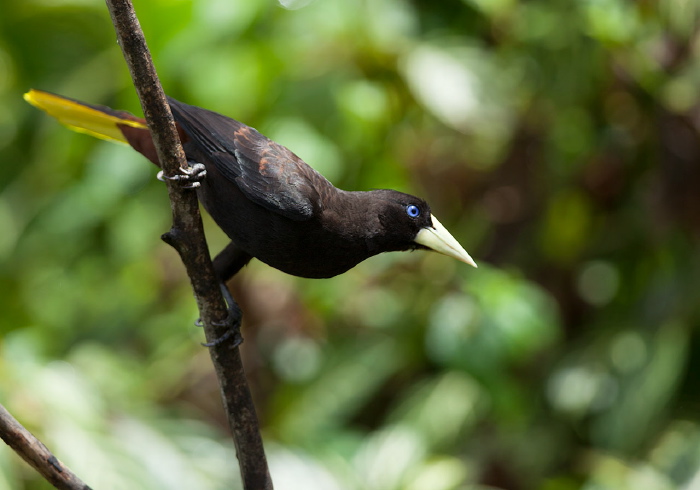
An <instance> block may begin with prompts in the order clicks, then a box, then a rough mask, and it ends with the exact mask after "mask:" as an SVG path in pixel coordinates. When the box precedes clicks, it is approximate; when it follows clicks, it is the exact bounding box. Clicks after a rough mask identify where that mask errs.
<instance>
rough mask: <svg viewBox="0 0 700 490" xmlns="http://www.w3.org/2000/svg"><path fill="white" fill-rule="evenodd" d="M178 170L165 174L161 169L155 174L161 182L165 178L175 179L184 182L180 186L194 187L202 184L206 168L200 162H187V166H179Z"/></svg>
mask: <svg viewBox="0 0 700 490" xmlns="http://www.w3.org/2000/svg"><path fill="white" fill-rule="evenodd" d="M179 170H180V172H181V173H179V174H177V175H165V173H163V171H162V170H161V171H160V172H158V174H157V175H156V178H157V179H158V180H160V181H161V182H165V181H166V180H177V181H181V182H186V184H184V185H183V186H182V187H183V188H185V189H196V188H197V187H199V186H201V185H202V180H203V179H204V177H206V175H207V170H206V168H205V167H204V164H202V163H196V162H189V167H187V168H182V167H180V169H179Z"/></svg>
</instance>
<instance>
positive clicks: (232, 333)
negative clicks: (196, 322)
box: [200, 310, 243, 347]
mask: <svg viewBox="0 0 700 490" xmlns="http://www.w3.org/2000/svg"><path fill="white" fill-rule="evenodd" d="M200 323H201V322H200ZM212 325H215V326H217V327H228V328H227V329H226V332H225V333H224V334H223V335H222V336H221V337H219V338H216V339H214V340H212V341H211V342H202V345H203V346H204V347H216V346H218V345H221V344H223V343H224V342H226V341H227V340H228V339H230V338H232V337H233V347H238V346H239V345H241V344H242V343H243V336H242V335H241V319H240V316H238V315H237V314H236V313H233V312H232V311H230V310H229V314H228V316H227V317H226V319H225V320H224V321H223V322H212Z"/></svg>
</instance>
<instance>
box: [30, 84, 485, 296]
mask: <svg viewBox="0 0 700 490" xmlns="http://www.w3.org/2000/svg"><path fill="white" fill-rule="evenodd" d="M24 99H25V100H26V101H27V102H29V103H30V104H32V105H33V106H35V107H37V108H39V109H41V110H43V111H44V112H46V113H48V114H49V115H51V116H53V117H55V118H56V119H57V120H58V121H59V122H61V123H62V124H64V125H66V126H68V127H69V128H70V129H73V130H75V131H78V132H83V133H87V134H90V135H92V136H96V137H98V138H102V139H106V140H111V141H118V142H122V143H126V144H129V145H131V146H132V147H133V148H134V149H135V150H136V151H138V152H139V153H141V154H142V155H143V156H145V157H146V158H147V159H148V160H150V161H151V162H153V163H154V164H156V165H157V166H159V167H160V164H159V162H158V156H157V154H156V150H155V146H154V144H153V140H152V138H151V134H150V131H149V129H148V126H147V124H146V121H145V119H142V118H139V117H137V116H134V115H133V114H130V113H128V112H126V111H120V110H115V109H111V108H109V107H106V106H101V105H94V104H89V103H85V102H80V101H78V100H75V99H72V98H69V97H63V96H60V95H56V94H53V93H50V92H45V91H42V90H36V89H32V90H30V91H28V92H27V93H26V94H24ZM168 103H169V105H170V109H171V111H172V114H173V118H174V120H175V123H176V127H177V130H178V134H179V136H180V140H181V142H182V145H183V148H184V151H185V156H186V158H187V161H188V162H189V163H190V169H191V170H187V169H185V170H183V172H184V173H183V175H176V176H166V178H172V179H183V180H194V182H191V183H190V184H188V186H190V187H192V188H194V189H195V190H196V192H197V195H198V198H199V200H200V202H201V203H202V205H203V206H204V208H205V209H206V210H207V212H208V213H209V214H210V215H211V217H212V218H213V219H214V221H215V223H216V224H217V225H218V226H219V227H220V228H221V229H222V230H223V231H224V233H226V235H227V236H228V237H229V239H230V240H231V242H230V243H229V244H228V245H227V246H226V247H225V248H224V250H223V251H222V252H220V253H219V255H217V257H216V258H215V259H214V268H215V271H216V273H217V276H218V278H219V280H220V281H222V282H223V283H225V282H226V281H227V280H228V279H230V278H231V277H233V276H234V275H235V274H236V273H238V272H239V271H240V270H241V269H242V268H243V267H244V266H245V265H246V264H248V262H249V261H250V260H251V259H252V258H256V259H258V260H260V261H262V262H264V263H265V264H267V265H269V266H271V267H273V268H275V269H278V270H280V271H282V272H285V273H287V274H291V275H293V276H299V277H306V278H315V279H322V278H330V277H334V276H337V275H339V274H342V273H344V272H346V271H348V270H349V269H351V268H353V267H354V266H356V265H357V264H359V263H360V262H362V261H364V260H365V259H368V258H369V257H372V256H375V255H377V254H380V253H383V252H394V251H409V250H431V251H435V252H439V253H441V254H444V255H447V256H449V257H452V258H454V259H457V260H459V261H462V262H464V263H467V264H469V265H472V266H474V267H477V265H476V263H475V262H474V260H473V259H472V258H471V256H470V255H469V254H468V253H467V252H466V250H465V249H464V248H463V247H462V246H461V245H460V244H459V242H458V241H457V240H456V239H455V238H454V237H453V236H452V235H451V234H450V233H449V232H448V231H447V229H446V228H445V227H444V226H443V225H442V224H441V223H440V222H439V221H438V219H437V218H436V217H435V216H434V215H433V214H432V212H431V209H430V206H429V205H428V203H427V202H426V201H425V200H423V199H421V198H418V197H415V196H412V195H410V194H406V193H403V192H399V191H396V190H390V189H375V190H369V191H345V190H342V189H339V188H337V187H335V186H334V185H333V184H331V183H330V182H329V181H328V180H327V179H326V178H325V177H323V176H322V175H321V174H320V173H318V172H317V171H316V170H314V169H313V168H312V167H311V166H309V165H308V164H306V163H305V162H304V161H303V160H302V159H301V158H299V157H298V156H297V155H295V154H294V153H292V151H290V150H289V149H287V148H286V147H284V146H282V145H280V144H278V143H275V142H274V141H272V140H270V139H269V138H267V137H265V136H263V135H262V134H260V133H259V132H258V131H257V130H255V129H254V128H252V127H250V126H247V125H245V124H243V123H241V122H239V121H236V120H235V119H231V118H229V117H226V116H224V115H221V114H218V113H216V112H213V111H210V110H207V109H203V108H200V107H196V106H192V105H188V104H185V103H182V102H179V101H177V100H175V99H173V98H171V97H168ZM190 174H196V178H194V179H189V178H190V177H192V175H190Z"/></svg>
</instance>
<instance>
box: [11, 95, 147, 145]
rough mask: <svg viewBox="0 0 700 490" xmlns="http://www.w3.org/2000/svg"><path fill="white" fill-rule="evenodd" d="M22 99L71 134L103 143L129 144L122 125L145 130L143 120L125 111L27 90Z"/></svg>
mask: <svg viewBox="0 0 700 490" xmlns="http://www.w3.org/2000/svg"><path fill="white" fill-rule="evenodd" d="M24 100H26V101H27V102H29V103H30V104H31V105H33V106H34V107H37V108H39V109H41V110H42V111H44V112H46V113H47V114H49V115H50V116H53V117H55V118H56V119H58V121H59V122H61V123H62V124H64V125H66V126H67V127H69V128H70V129H72V130H74V131H78V132H80V133H87V134H89V135H92V136H96V137H97V138H102V139H105V140H110V141H120V142H122V143H127V144H130V142H129V141H128V140H127V138H126V137H125V135H124V132H123V131H122V129H121V128H123V127H124V126H126V127H130V128H137V129H142V130H143V129H145V130H148V126H146V121H145V120H144V119H141V118H139V117H136V116H134V115H133V114H129V113H128V112H126V111H116V110H114V109H111V108H109V107H105V106H100V105H92V104H86V103H85V102H79V101H77V100H73V99H69V98H68V97H62V96H60V95H55V94H52V93H50V92H44V91H42V90H34V89H32V90H30V91H29V92H27V93H26V94H24ZM149 140H150V135H149ZM132 146H133V145H132Z"/></svg>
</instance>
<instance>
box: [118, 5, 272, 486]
mask: <svg viewBox="0 0 700 490" xmlns="http://www.w3.org/2000/svg"><path fill="white" fill-rule="evenodd" d="M106 3H107V7H108V8H109V11H110V15H111V16H112V22H113V24H114V28H115V30H116V32H117V38H118V40H119V44H120V46H121V48H122V52H123V53H124V58H125V60H126V63H127V65H128V66H129V71H130V72H131V76H132V79H133V81H134V86H135V87H136V91H137V93H138V96H139V99H140V101H141V106H142V108H143V112H144V115H145V117H146V121H147V122H148V127H149V129H150V130H151V135H152V137H153V142H154V144H155V147H156V150H157V152H158V158H159V160H160V164H161V168H162V169H163V172H164V173H165V175H176V174H178V173H179V172H180V170H179V169H180V168H186V167H187V162H186V160H185V154H184V151H183V149H182V145H181V144H180V141H179V138H178V135H177V131H176V129H175V123H174V121H173V117H172V113H171V112H170V107H169V106H168V104H167V101H166V98H165V94H164V93H163V89H162V87H161V85H160V82H159V80H158V76H157V74H156V71H155V67H154V65H153V60H152V59H151V56H150V53H149V51H148V47H147V46H146V40H145V37H144V35H143V31H142V30H141V26H140V24H139V21H138V19H137V17H136V13H135V12H134V8H133V6H132V4H131V1H130V0H106ZM167 185H168V194H169V196H170V203H171V208H172V212H173V226H172V228H171V230H170V231H169V232H168V233H166V235H164V237H163V239H164V240H165V241H166V242H168V243H169V244H170V245H172V246H173V247H174V248H175V249H176V250H177V251H178V253H179V254H180V257H181V258H182V261H183V263H184V265H185V268H186V270H187V274H188V276H189V278H190V281H191V283H192V288H193V290H194V295H195V298H196V300H197V305H198V307H199V312H200V315H201V319H202V322H203V323H204V331H205V334H206V337H207V340H208V341H212V340H215V339H218V338H222V336H223V335H224V334H225V333H226V331H227V329H228V328H230V327H228V326H227V325H226V323H227V322H226V321H225V320H226V317H227V315H228V311H227V308H226V304H225V302H224V299H223V297H222V295H221V290H220V288H219V282H218V279H217V278H216V275H215V274H214V268H213V266H212V263H211V258H210V256H209V250H208V248H207V244H206V240H205V238H204V229H203V226H202V220H201V217H200V214H199V206H198V202H197V197H196V194H195V193H194V192H193V191H192V190H188V189H184V188H183V187H182V186H181V185H179V184H178V183H177V182H175V181H168V182H167ZM236 309H237V308H236ZM239 320H240V318H239ZM210 354H211V358H212V362H213V364H214V368H215V370H216V374H217V377H218V379H219V386H220V389H221V396H222V399H223V404H224V409H225V410H226V414H227V417H228V421H229V426H230V428H231V432H232V435H233V440H234V444H235V446H236V453H237V456H238V461H239V466H240V470H241V477H242V479H243V486H244V488H245V489H246V490H271V489H272V480H271V479H270V474H269V470H268V468H267V459H266V457H265V452H264V450H263V444H262V437H261V436H260V428H259V425H258V419H257V415H256V413H255V407H254V405H253V400H252V397H251V395H250V389H249V387H248V383H247V381H246V377H245V373H244V371H243V365H242V363H241V358H240V353H239V351H238V347H234V346H233V343H232V342H222V343H219V344H218V345H214V346H213V347H211V348H210Z"/></svg>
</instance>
